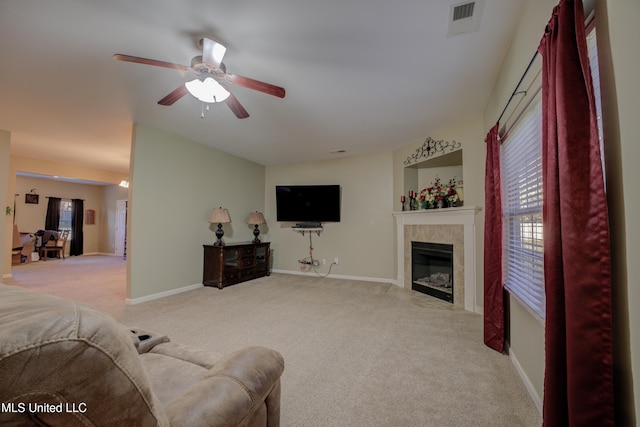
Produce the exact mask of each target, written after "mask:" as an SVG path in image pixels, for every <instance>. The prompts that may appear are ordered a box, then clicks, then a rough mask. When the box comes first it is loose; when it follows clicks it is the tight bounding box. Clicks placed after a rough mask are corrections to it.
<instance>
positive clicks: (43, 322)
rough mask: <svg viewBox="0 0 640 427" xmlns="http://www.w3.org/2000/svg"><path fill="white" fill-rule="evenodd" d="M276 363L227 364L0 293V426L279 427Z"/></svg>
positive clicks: (29, 296) (42, 301)
mask: <svg viewBox="0 0 640 427" xmlns="http://www.w3.org/2000/svg"><path fill="white" fill-rule="evenodd" d="M283 369H284V361H283V359H282V356H281V355H280V354H279V353H278V352H276V351H274V350H270V349H267V348H264V347H248V348H243V349H240V350H238V351H235V352H233V353H230V354H228V355H225V356H220V355H217V354H214V353H210V352H204V351H199V350H194V349H191V348H187V347H185V346H182V345H179V344H175V343H172V342H170V341H169V339H168V338H167V337H164V336H158V335H155V334H153V333H147V332H145V331H139V330H135V329H134V330H133V331H132V330H131V329H128V328H125V327H124V326H122V325H120V324H119V323H117V322H116V321H115V320H114V319H112V318H111V317H109V316H108V315H106V314H103V313H101V312H99V311H98V310H96V309H93V308H91V307H88V306H86V305H83V304H80V303H77V302H74V301H70V300H66V299H62V298H57V297H52V296H49V295H44V294H40V293H36V292H33V291H30V290H26V289H23V288H19V287H16V286H7V285H1V284H0V405H2V407H1V408H0V425H2V426H18V425H20V426H22V425H38V426H42V425H51V426H73V425H83V426H86V425H94V426H111V425H112V426H156V425H160V426H169V425H171V426H174V425H175V426H278V425H279V422H280V375H281V374H282V371H283Z"/></svg>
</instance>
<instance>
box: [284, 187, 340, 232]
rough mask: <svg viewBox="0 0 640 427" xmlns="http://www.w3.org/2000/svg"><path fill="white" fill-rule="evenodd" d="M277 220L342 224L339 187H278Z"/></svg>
mask: <svg viewBox="0 0 640 427" xmlns="http://www.w3.org/2000/svg"><path fill="white" fill-rule="evenodd" d="M276 219H277V220H278V221H283V222H296V223H321V222H340V186H339V185H276Z"/></svg>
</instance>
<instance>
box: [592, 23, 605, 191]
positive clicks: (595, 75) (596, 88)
mask: <svg viewBox="0 0 640 427" xmlns="http://www.w3.org/2000/svg"><path fill="white" fill-rule="evenodd" d="M592 22H593V21H592ZM587 49H588V50H589V67H590V68H591V77H592V79H593V92H594V97H595V98H596V115H597V118H598V137H599V139H600V155H601V157H602V171H603V175H604V176H603V179H604V180H605V182H604V184H605V188H606V186H607V181H606V179H607V177H606V174H604V170H605V168H604V136H603V127H602V104H601V98H600V70H599V68H598V39H597V35H596V27H595V26H594V25H590V26H589V27H588V28H587Z"/></svg>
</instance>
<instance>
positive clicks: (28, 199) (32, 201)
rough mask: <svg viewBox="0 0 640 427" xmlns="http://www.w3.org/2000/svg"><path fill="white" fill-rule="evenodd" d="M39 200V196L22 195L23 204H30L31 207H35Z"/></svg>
mask: <svg viewBox="0 0 640 427" xmlns="http://www.w3.org/2000/svg"><path fill="white" fill-rule="evenodd" d="M39 198H40V195H39V194H25V195H24V202H25V203H30V204H32V205H37V204H38V199H39Z"/></svg>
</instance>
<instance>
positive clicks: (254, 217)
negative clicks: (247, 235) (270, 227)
mask: <svg viewBox="0 0 640 427" xmlns="http://www.w3.org/2000/svg"><path fill="white" fill-rule="evenodd" d="M266 223H267V221H265V219H264V215H262V212H251V213H250V214H249V219H248V220H247V224H250V225H259V224H266Z"/></svg>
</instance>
